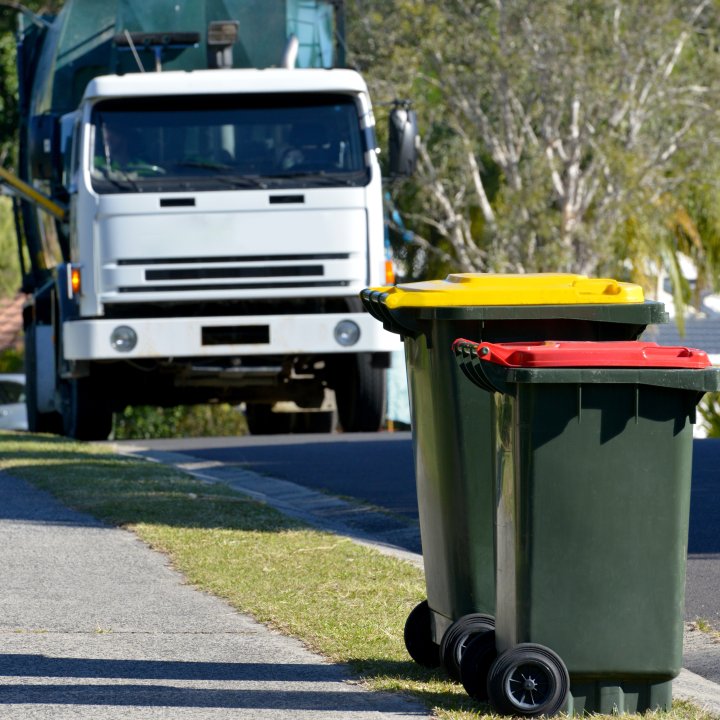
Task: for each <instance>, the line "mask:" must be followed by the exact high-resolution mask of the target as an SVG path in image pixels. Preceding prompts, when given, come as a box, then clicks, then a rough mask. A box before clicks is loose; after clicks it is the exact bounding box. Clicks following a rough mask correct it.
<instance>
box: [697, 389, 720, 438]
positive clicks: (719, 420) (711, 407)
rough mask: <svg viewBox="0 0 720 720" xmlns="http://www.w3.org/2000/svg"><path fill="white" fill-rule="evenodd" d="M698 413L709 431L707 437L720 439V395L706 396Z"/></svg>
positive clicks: (699, 406) (710, 394) (711, 394)
mask: <svg viewBox="0 0 720 720" xmlns="http://www.w3.org/2000/svg"><path fill="white" fill-rule="evenodd" d="M698 412H699V414H700V417H701V418H702V421H703V425H704V426H705V428H706V429H707V436H708V437H711V438H720V393H708V394H707V395H705V397H704V398H703V399H702V400H701V401H700V404H699V405H698Z"/></svg>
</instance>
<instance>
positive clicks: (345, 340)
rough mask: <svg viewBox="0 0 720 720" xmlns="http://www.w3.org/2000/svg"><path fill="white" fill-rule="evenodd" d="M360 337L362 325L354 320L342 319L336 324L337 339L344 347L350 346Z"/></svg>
mask: <svg viewBox="0 0 720 720" xmlns="http://www.w3.org/2000/svg"><path fill="white" fill-rule="evenodd" d="M359 339H360V327H359V326H358V324H357V323H354V322H353V321H352V320H341V321H340V322H339V323H338V324H337V325H336V326H335V340H337V342H338V344H339V345H342V346H343V347H350V346H351V345H354V344H355V343H356V342H357V341H358V340H359Z"/></svg>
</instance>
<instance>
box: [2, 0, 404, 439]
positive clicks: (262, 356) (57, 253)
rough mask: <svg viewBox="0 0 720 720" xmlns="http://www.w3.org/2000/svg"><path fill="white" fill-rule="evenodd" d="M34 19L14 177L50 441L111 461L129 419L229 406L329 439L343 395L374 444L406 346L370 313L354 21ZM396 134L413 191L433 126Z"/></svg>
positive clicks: (252, 422) (22, 35)
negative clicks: (106, 449) (348, 42)
mask: <svg viewBox="0 0 720 720" xmlns="http://www.w3.org/2000/svg"><path fill="white" fill-rule="evenodd" d="M19 18H20V21H19V31H18V36H17V37H18V44H17V58H18V60H17V65H18V75H19V107H20V138H19V159H18V166H17V170H16V172H15V173H14V174H12V173H9V172H8V171H7V170H5V169H1V170H0V172H1V173H2V178H1V179H2V182H3V183H4V184H5V185H6V186H7V187H8V188H10V191H11V193H12V194H13V195H14V214H15V224H16V229H17V237H18V248H19V251H20V258H21V265H22V273H23V290H24V291H25V292H26V293H27V294H28V297H29V300H28V302H27V304H26V306H25V308H24V311H23V313H24V314H23V319H24V328H25V341H26V372H27V409H28V420H29V426H30V429H31V430H32V431H45V432H55V433H61V434H65V435H67V436H69V437H74V438H78V439H87V440H94V439H105V438H107V437H108V436H109V434H110V433H111V431H112V423H113V413H114V412H118V411H121V410H122V409H124V408H125V407H128V406H136V405H155V406H175V405H180V404H194V403H208V402H216V401H223V402H230V403H233V404H236V403H237V404H241V403H245V405H246V409H247V419H248V425H249V428H250V431H251V432H254V433H273V432H283V431H286V430H288V429H292V427H298V425H297V422H296V421H297V419H298V418H300V419H301V421H302V422H301V424H300V425H299V427H300V428H301V429H305V430H308V431H326V430H329V429H331V427H330V424H329V420H328V417H332V416H331V415H330V414H329V413H328V412H324V411H325V410H326V409H327V408H328V407H329V406H328V402H329V398H330V401H332V397H333V395H334V402H335V404H336V409H337V418H338V420H339V423H340V425H341V427H342V429H343V430H345V431H374V430H377V429H378V427H379V426H380V424H381V421H382V419H383V402H384V392H385V369H386V368H387V366H388V364H389V352H390V351H391V350H393V349H395V348H396V345H397V339H396V338H395V337H394V336H392V335H391V334H389V333H386V332H385V331H384V330H383V329H382V328H379V327H378V324H377V323H376V322H374V320H373V319H372V318H371V317H370V316H369V315H368V314H366V313H365V312H363V309H362V307H361V304H360V301H359V298H358V295H359V292H360V290H361V289H362V288H364V287H366V286H369V285H386V284H388V283H390V282H392V260H391V258H390V257H389V254H388V251H387V245H386V242H385V238H384V223H383V203H382V186H381V182H382V181H381V176H380V165H379V161H378V153H379V151H378V148H377V141H376V135H375V122H374V117H373V110H372V106H371V102H370V98H369V95H368V90H367V87H366V84H365V82H364V80H363V78H362V77H361V76H360V75H359V74H358V73H357V72H355V71H354V70H350V69H347V68H345V67H344V63H345V58H344V53H345V42H344V14H343V4H342V2H338V0H262V2H258V1H256V0H175V1H174V2H165V1H163V0H112V1H111V0H107V1H105V2H102V3H99V2H97V1H96V0H67V2H66V3H65V4H64V6H63V8H62V9H61V10H60V12H59V13H57V15H54V16H51V15H45V16H37V15H33V14H31V13H29V12H28V11H24V12H21V13H20V15H19ZM389 120H390V123H389V124H390V132H389V136H390V138H389V139H390V165H391V171H392V172H393V173H398V174H400V173H403V172H407V171H408V169H411V168H412V165H413V162H414V155H413V153H414V147H415V140H414V138H415V137H416V120H415V117H414V112H413V111H412V110H409V109H408V108H407V106H406V105H404V104H397V105H396V107H395V108H394V110H393V111H392V112H391V113H390V118H389ZM288 407H289V408H290V409H291V410H292V412H284V413H283V412H278V409H279V408H285V409H287V408H288ZM330 407H332V406H330ZM290 421H293V422H295V423H296V424H295V425H293V424H291V423H290Z"/></svg>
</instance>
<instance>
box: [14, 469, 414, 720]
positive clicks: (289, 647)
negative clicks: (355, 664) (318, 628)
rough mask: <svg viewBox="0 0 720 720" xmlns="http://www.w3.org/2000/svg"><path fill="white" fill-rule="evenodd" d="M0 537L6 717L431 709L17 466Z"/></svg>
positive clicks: (275, 718) (134, 719)
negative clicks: (369, 682)
mask: <svg viewBox="0 0 720 720" xmlns="http://www.w3.org/2000/svg"><path fill="white" fill-rule="evenodd" d="M0 543H1V547H2V563H0V634H1V635H2V652H0V718H9V719H12V720H27V719H29V718H47V720H64V719H65V718H74V719H75V718H80V719H81V720H83V719H85V720H104V719H108V720H110V719H112V720H126V719H127V720H141V719H142V720H151V719H153V720H154V719H155V718H172V720H183V719H184V718H187V719H188V720H190V719H192V720H220V719H222V720H234V719H235V718H238V719H242V720H245V719H246V718H258V719H262V720H265V719H267V720H285V719H286V720H302V718H308V720H309V719H310V718H312V719H317V720H336V719H337V720H348V719H351V720H355V719H357V720H381V719H384V718H393V720H406V719H407V720H410V719H411V718H413V719H414V720H417V718H423V717H428V713H427V710H426V708H425V707H424V706H421V705H419V704H416V703H414V702H412V701H410V700H407V699H405V698H402V697H398V696H396V695H390V694H384V693H373V692H369V691H367V690H364V689H363V688H362V687H360V686H359V685H358V684H357V682H353V680H352V679H351V677H350V675H349V673H348V671H347V669H346V668H344V667H343V666H339V665H334V664H331V663H328V662H327V661H326V660H324V659H323V658H321V657H319V656H317V655H315V654H313V653H311V652H309V651H308V650H307V649H306V648H304V647H303V646H302V645H301V643H299V642H297V641H295V640H292V639H289V638H287V637H284V636H282V635H280V634H278V633H274V632H272V631H270V630H268V629H267V628H266V627H264V626H262V625H259V624H258V623H256V622H254V621H253V620H251V619H250V618H248V617H246V616H244V615H241V614H240V613H238V612H236V611H234V610H233V609H232V608H231V607H230V606H229V605H227V604H226V603H225V602H224V601H222V600H219V599H217V598H214V597H211V596H209V595H206V594H204V593H202V592H199V591H198V590H195V589H193V588H191V587H189V586H187V585H185V584H184V582H183V578H182V576H180V575H179V574H178V573H176V572H175V571H174V570H172V569H171V568H170V567H169V566H168V563H167V560H166V558H165V557H164V556H163V555H161V554H160V553H157V552H154V551H152V550H150V549H149V548H148V547H147V546H146V545H144V544H143V543H141V542H140V541H139V540H138V539H137V538H136V537H135V536H134V535H133V534H132V533H130V532H127V531H124V530H119V529H116V528H110V527H108V526H106V525H103V524H101V523H98V522H97V521H95V520H94V519H92V518H90V517H89V516H87V515H83V514H80V513H76V512H73V511H71V510H68V509H67V508H65V507H64V506H62V505H61V504H59V503H58V502H57V501H55V500H54V499H53V498H51V497H50V496H49V495H48V494H46V493H44V492H41V491H39V490H36V489H35V488H33V487H32V486H30V485H28V484H27V483H25V482H23V481H21V480H17V479H15V478H13V477H11V476H9V475H6V474H4V473H0Z"/></svg>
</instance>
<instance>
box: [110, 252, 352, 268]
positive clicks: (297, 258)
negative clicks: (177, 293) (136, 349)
mask: <svg viewBox="0 0 720 720" xmlns="http://www.w3.org/2000/svg"><path fill="white" fill-rule="evenodd" d="M349 259H350V254H349V253H321V254H318V253H315V254H313V255H236V256H227V257H192V258H190V257H176V258H121V259H119V260H118V261H117V264H118V266H120V265H208V264H211V263H218V264H219V263H245V262H303V261H304V262H318V261H320V260H349Z"/></svg>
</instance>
